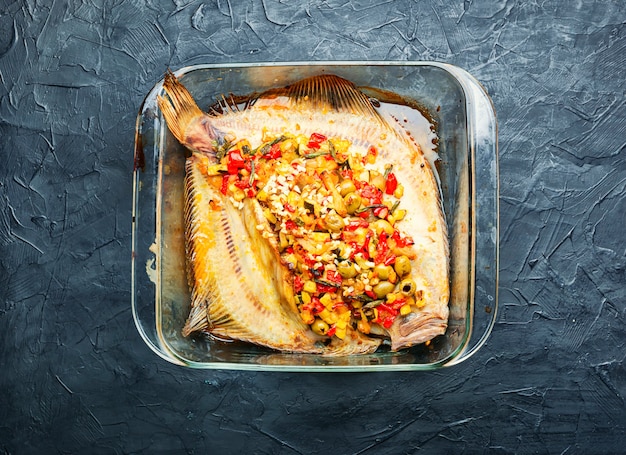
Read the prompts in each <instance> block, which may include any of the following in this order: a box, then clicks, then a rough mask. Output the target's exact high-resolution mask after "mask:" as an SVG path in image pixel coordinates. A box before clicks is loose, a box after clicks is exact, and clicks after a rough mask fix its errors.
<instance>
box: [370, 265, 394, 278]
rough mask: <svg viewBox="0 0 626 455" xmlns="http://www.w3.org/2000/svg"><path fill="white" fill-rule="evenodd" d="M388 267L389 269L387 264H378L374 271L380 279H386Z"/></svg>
mask: <svg viewBox="0 0 626 455" xmlns="http://www.w3.org/2000/svg"><path fill="white" fill-rule="evenodd" d="M390 269H391V267H390V266H388V265H385V264H378V265H377V266H376V267H374V273H375V274H376V276H378V278H380V279H381V280H388V279H389V271H390Z"/></svg>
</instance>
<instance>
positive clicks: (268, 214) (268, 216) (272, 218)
mask: <svg viewBox="0 0 626 455" xmlns="http://www.w3.org/2000/svg"><path fill="white" fill-rule="evenodd" d="M263 215H265V218H266V219H267V221H269V222H270V223H272V224H276V222H277V221H278V220H277V219H276V216H274V214H273V213H272V211H271V210H270V209H268V208H264V209H263Z"/></svg>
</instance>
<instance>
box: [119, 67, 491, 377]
mask: <svg viewBox="0 0 626 455" xmlns="http://www.w3.org/2000/svg"><path fill="white" fill-rule="evenodd" d="M282 66H285V67H305V66H306V67H327V68H332V67H351V66H355V67H363V66H366V67H367V66H406V67H416V66H431V67H435V68H439V69H442V70H444V71H446V72H448V73H449V74H450V75H451V76H452V77H453V78H454V79H455V81H456V82H457V83H458V84H459V85H460V87H461V88H462V90H463V93H464V94H465V109H466V111H467V115H466V132H467V135H468V138H467V146H468V151H467V153H468V159H471V161H472V162H473V163H476V162H477V161H476V147H477V142H476V137H475V136H476V131H477V130H476V125H475V124H473V123H475V122H477V119H476V118H475V116H474V115H471V113H470V110H471V109H470V108H471V107H472V105H474V106H473V107H474V110H477V107H476V105H477V104H479V105H480V106H481V108H482V109H485V108H487V111H488V113H489V114H490V115H489V119H488V120H489V121H490V122H491V123H490V125H491V132H492V135H493V137H492V138H491V139H492V142H491V143H489V142H488V143H487V146H486V147H487V148H491V151H492V152H493V159H494V163H495V172H494V175H493V181H494V184H495V187H494V188H492V190H493V191H494V201H493V203H494V206H493V208H494V209H495V210H494V211H493V218H494V223H495V226H494V229H495V241H494V244H493V254H494V257H493V259H494V262H495V263H494V264H493V271H492V277H493V283H492V286H493V290H492V291H493V292H491V294H487V295H488V297H489V296H490V297H491V305H490V308H491V311H490V317H488V318H487V320H486V322H485V323H484V324H483V326H482V327H481V329H482V334H481V335H480V337H479V338H477V339H475V340H472V338H473V335H474V332H475V331H476V329H477V328H476V327H475V326H474V320H475V316H476V315H475V312H476V311H477V305H476V295H475V293H476V292H475V291H476V277H475V276H474V275H475V273H476V260H477V257H476V256H477V245H476V241H477V239H476V236H475V235H472V236H470V245H469V246H470V257H469V261H470V262H469V264H471V265H472V267H471V274H472V276H471V281H470V283H471V284H473V286H469V290H468V303H467V306H468V312H467V318H466V330H467V334H466V335H465V339H464V340H463V342H462V343H461V344H460V345H459V346H458V347H457V348H456V349H454V350H453V351H452V352H451V353H450V354H448V355H447V356H446V357H444V358H443V359H440V360H437V361H435V362H432V363H423V364H422V363H419V364H418V363H405V364H383V365H376V364H364V365H295V364H292V365H272V364H263V363H237V362H220V361H209V362H198V361H194V360H189V359H185V358H183V357H181V356H180V355H178V354H177V353H176V352H175V351H174V350H173V349H171V347H170V346H169V345H168V343H167V342H166V341H165V339H164V336H163V333H162V326H161V324H158V323H157V324H156V331H157V333H158V336H159V340H157V342H156V343H155V340H153V339H152V338H151V337H150V336H149V335H148V334H147V333H146V330H145V328H144V322H142V320H141V318H140V316H139V314H138V311H137V294H136V290H137V289H136V286H137V281H136V280H137V278H138V276H137V270H143V269H142V268H141V267H140V266H142V265H143V264H138V263H137V260H136V257H137V256H136V254H135V253H136V251H137V216H136V215H137V205H138V204H139V202H138V198H139V196H138V193H139V191H138V188H139V185H140V180H141V177H140V174H141V172H142V171H140V169H139V167H138V166H137V157H138V155H137V154H138V153H143V146H142V145H141V140H140V138H139V136H140V134H141V133H140V132H141V125H142V120H143V119H144V118H145V116H146V106H148V104H149V103H150V102H152V103H153V104H154V100H155V99H156V95H157V94H159V93H160V92H161V90H162V81H163V80H162V79H160V80H159V81H158V82H157V83H156V84H155V85H154V87H153V88H152V89H151V90H150V91H149V92H148V94H147V95H146V97H145V99H144V100H143V102H142V104H141V106H140V109H139V113H138V116H137V121H136V122H137V123H136V137H135V170H134V173H133V207H132V216H133V218H132V219H133V226H132V235H131V236H132V240H131V242H132V252H133V254H132V264H131V306H132V312H133V319H134V322H135V325H136V327H137V329H138V331H139V333H140V336H141V337H142V339H143V340H144V342H145V343H146V344H147V345H148V347H149V348H150V349H151V350H152V351H153V352H155V353H156V354H157V355H159V356H160V357H161V358H163V359H165V360H167V361H168V362H170V363H174V364H178V365H182V366H187V367H191V368H194V369H224V370H250V371H293V372H333V371H350V372H355V371H425V370H426V371H429V370H435V369H438V368H440V367H445V366H451V365H456V364H458V363H461V362H462V361H465V360H467V359H468V358H470V357H471V356H473V355H474V354H475V353H476V352H477V351H478V350H479V349H480V348H481V347H482V346H483V345H484V344H485V342H486V341H487V339H488V337H489V335H490V334H491V331H492V329H493V326H494V324H495V321H496V318H497V312H498V295H497V291H498V279H499V277H498V271H499V240H498V239H499V207H498V199H499V172H498V165H497V160H498V149H497V121H496V117H495V108H494V106H493V102H492V101H491V98H490V97H489V95H488V94H487V92H486V90H485V89H484V88H483V87H482V85H480V83H479V82H478V81H477V80H476V79H475V78H474V77H473V76H472V75H471V74H469V73H468V72H467V71H465V70H463V69H461V68H459V67H456V66H454V65H451V64H449V63H442V62H432V61H418V62H404V61H316V62H304V61H296V62H248V63H219V64H210V63H207V64H197V65H188V66H184V67H181V68H179V69H177V70H175V71H173V73H174V74H175V75H176V76H183V75H185V74H187V73H190V72H192V71H196V70H207V69H208V70H237V69H246V68H254V67H257V68H258V67H282ZM252 88H253V87H252V86H251V87H250V89H252ZM161 129H163V128H161ZM140 147H142V150H141V152H138V148H140ZM483 152H484V151H483ZM470 180H471V179H470ZM470 184H471V181H470ZM469 196H470V200H471V206H470V207H471V208H473V207H474V206H475V203H476V188H475V187H472V188H470V193H469ZM469 219H470V221H471V222H472V224H473V226H472V227H471V231H472V233H478V232H477V230H476V226H475V225H474V224H475V223H476V218H475V217H474V216H470V218H469ZM155 237H156V233H155ZM155 242H156V238H155ZM157 256H158V255H157ZM138 266H139V269H138ZM155 307H156V308H155V313H156V314H155V316H156V318H157V321H158V318H159V317H160V314H159V313H160V311H161V308H160V305H156V302H155ZM285 355H290V354H285Z"/></svg>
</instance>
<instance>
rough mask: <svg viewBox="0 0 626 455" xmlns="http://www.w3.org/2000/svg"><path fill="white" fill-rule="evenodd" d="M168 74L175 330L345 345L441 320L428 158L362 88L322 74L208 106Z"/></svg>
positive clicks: (435, 331)
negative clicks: (179, 222)
mask: <svg viewBox="0 0 626 455" xmlns="http://www.w3.org/2000/svg"><path fill="white" fill-rule="evenodd" d="M163 88H164V95H163V96H160V97H159V99H158V102H159V107H160V109H161V111H162V113H163V116H164V118H165V120H166V122H167V125H168V127H169V129H170V131H171V132H172V134H173V135H174V136H175V137H176V139H177V140H178V141H179V142H180V143H181V144H183V145H184V146H185V147H187V148H188V149H189V150H190V151H191V154H190V156H189V157H188V158H187V161H186V177H185V214H184V216H185V242H186V256H187V266H188V267H187V268H188V271H187V274H188V281H189V286H190V290H191V299H192V301H191V311H190V315H189V318H188V320H187V322H186V324H185V327H184V328H183V335H184V336H188V335H190V334H191V333H192V332H197V331H201V332H206V333H209V334H212V335H213V336H215V337H217V338H226V339H233V340H241V341H246V342H250V343H254V344H258V345H262V346H266V347H269V348H272V349H277V350H280V351H286V352H300V353H316V354H323V355H350V354H364V353H371V352H374V351H376V350H377V349H378V347H379V346H380V345H381V342H382V340H384V339H388V340H389V344H390V347H391V350H393V351H396V350H400V349H403V348H407V347H410V346H413V345H415V344H419V343H424V342H427V341H429V340H431V339H432V338H434V337H435V336H437V335H441V334H443V333H445V330H446V328H447V319H448V298H449V283H448V239H447V230H446V223H445V219H444V215H443V211H442V207H441V201H440V191H439V187H438V184H437V181H436V178H435V175H434V172H433V170H432V168H431V166H430V164H429V162H428V160H427V159H426V157H425V156H424V154H423V153H422V151H421V149H420V147H419V146H418V145H417V144H416V143H414V142H413V141H411V140H409V139H408V138H407V137H406V136H405V135H402V134H401V133H400V132H398V131H397V130H396V129H395V128H394V126H393V125H391V124H390V123H389V122H387V121H385V120H384V119H383V117H382V116H381V115H380V114H379V113H378V112H377V110H376V109H375V108H374V106H373V105H372V102H371V100H370V99H369V98H368V97H367V96H366V95H365V94H364V93H363V92H361V91H360V90H358V89H357V88H356V86H354V85H353V84H352V83H351V82H349V81H347V80H345V79H342V78H340V77H337V76H334V75H322V76H316V77H312V78H308V79H304V80H302V81H299V82H297V83H294V84H292V85H290V86H288V87H285V88H281V89H273V90H270V91H268V92H265V93H263V94H261V95H259V96H257V97H255V98H254V99H253V100H248V101H247V102H246V103H244V104H241V103H240V104H236V103H235V102H234V101H233V102H227V101H226V100H224V101H223V102H222V103H220V105H219V107H215V108H213V109H212V110H211V111H210V112H208V113H205V112H203V111H201V110H200V108H199V107H198V106H197V104H196V102H195V101H194V99H193V98H192V96H191V94H190V93H189V92H188V91H187V89H186V88H185V87H184V86H183V85H182V84H181V83H180V82H179V81H178V80H177V78H176V77H175V76H174V75H173V74H172V73H169V72H168V73H167V74H166V76H165V79H164V84H163Z"/></svg>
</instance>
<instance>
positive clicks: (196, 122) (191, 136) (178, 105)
mask: <svg viewBox="0 0 626 455" xmlns="http://www.w3.org/2000/svg"><path fill="white" fill-rule="evenodd" d="M163 89H164V90H165V96H161V95H159V96H157V102H158V104H159V108H160V109H161V112H162V113H163V117H165V122H166V123H167V126H168V128H169V130H170V131H171V133H172V134H173V135H174V137H175V138H176V139H177V140H178V141H179V142H180V143H181V144H183V145H184V146H185V147H187V148H189V149H191V150H193V151H198V152H204V153H207V154H209V155H213V156H214V154H215V150H214V146H213V142H214V140H215V139H216V138H217V134H216V132H215V130H214V129H213V127H212V125H211V117H210V116H209V115H208V114H205V113H204V112H202V110H200V108H199V107H198V105H197V104H196V102H195V101H194V99H193V97H192V96H191V93H189V91H188V90H187V89H186V88H185V86H183V84H181V83H180V82H179V81H178V79H177V78H176V76H174V73H172V72H171V71H169V70H168V71H167V73H165V78H164V79H163Z"/></svg>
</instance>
